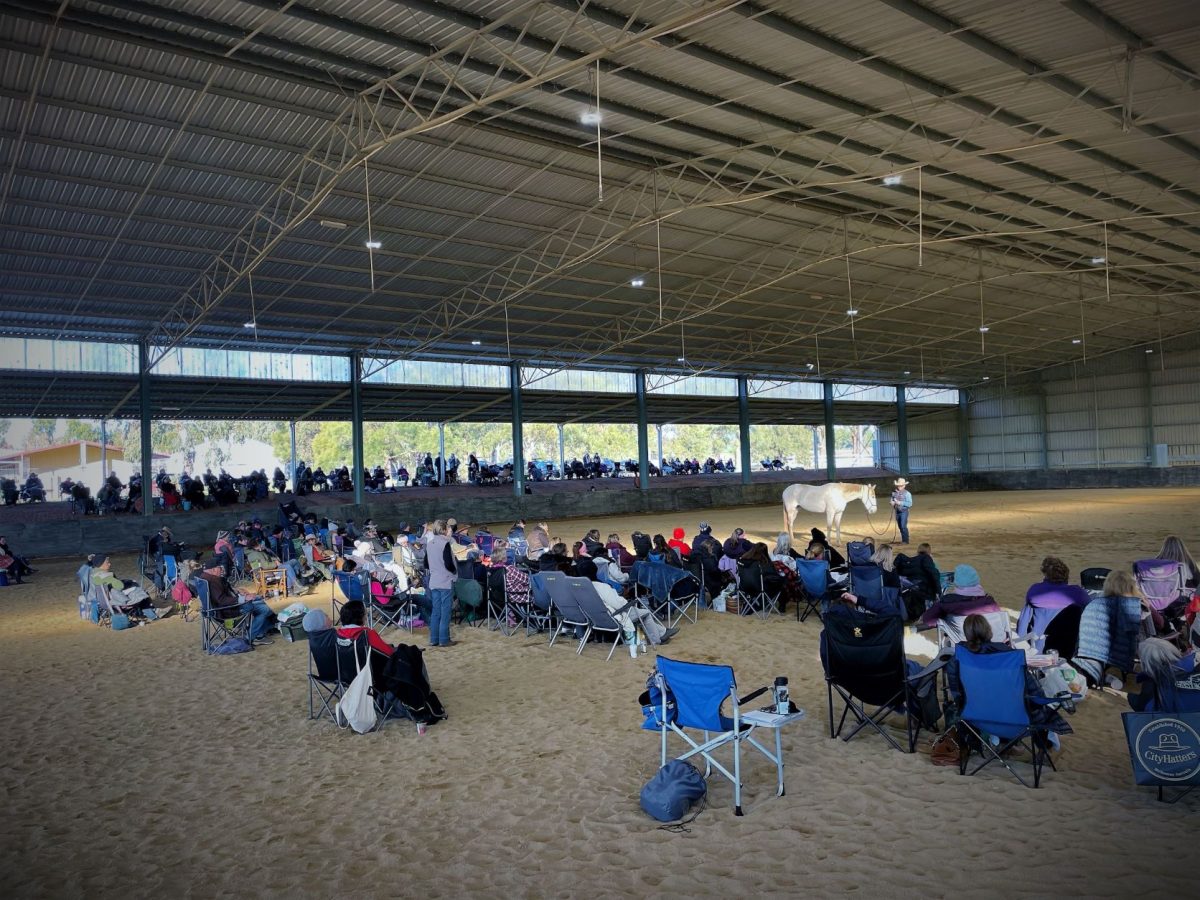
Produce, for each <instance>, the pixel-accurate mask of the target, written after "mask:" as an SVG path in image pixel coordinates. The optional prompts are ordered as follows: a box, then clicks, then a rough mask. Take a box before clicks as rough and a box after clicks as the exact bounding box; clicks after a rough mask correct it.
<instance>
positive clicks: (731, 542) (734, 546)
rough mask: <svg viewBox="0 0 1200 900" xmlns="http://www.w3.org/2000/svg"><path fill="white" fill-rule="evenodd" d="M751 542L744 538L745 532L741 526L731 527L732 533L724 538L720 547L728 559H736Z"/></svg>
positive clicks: (747, 548)
mask: <svg viewBox="0 0 1200 900" xmlns="http://www.w3.org/2000/svg"><path fill="white" fill-rule="evenodd" d="M751 546H752V544H751V543H750V542H749V541H748V540H746V532H745V531H743V530H742V529H741V528H735V529H733V534H731V535H729V537H728V538H726V539H725V543H724V545H723V546H722V549H723V550H724V552H725V555H726V556H728V557H729V558H730V559H738V558H739V557H741V555H742V554H743V553H745V552H746V551H747V550H749V549H750V547H751Z"/></svg>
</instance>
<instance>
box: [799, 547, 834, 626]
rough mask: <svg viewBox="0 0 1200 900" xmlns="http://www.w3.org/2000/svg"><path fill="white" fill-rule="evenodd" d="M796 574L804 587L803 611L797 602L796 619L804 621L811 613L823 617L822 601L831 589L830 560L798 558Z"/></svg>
mask: <svg viewBox="0 0 1200 900" xmlns="http://www.w3.org/2000/svg"><path fill="white" fill-rule="evenodd" d="M796 574H797V575H798V576H799V578H800V586H801V587H802V588H803V589H804V596H803V597H802V598H801V599H802V600H803V601H804V609H803V611H802V610H801V609H800V604H799V603H797V604H796V621H797V622H803V621H804V620H805V619H807V618H808V617H809V615H810V614H811V613H816V614H817V618H818V619H820V618H821V601H822V600H823V599H825V593H826V591H828V590H829V561H828V560H825V559H798V560H796Z"/></svg>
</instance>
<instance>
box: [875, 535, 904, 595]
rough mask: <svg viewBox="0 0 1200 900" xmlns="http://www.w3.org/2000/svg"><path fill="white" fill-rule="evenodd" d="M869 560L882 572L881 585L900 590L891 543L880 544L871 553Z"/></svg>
mask: <svg viewBox="0 0 1200 900" xmlns="http://www.w3.org/2000/svg"><path fill="white" fill-rule="evenodd" d="M871 562H873V563H875V565H877V566H879V571H880V572H882V573H883V586H884V587H890V588H895V589H896V590H900V575H899V573H898V572H897V571H896V563H895V555H894V553H893V552H892V545H891V544H880V545H879V546H878V547H876V548H875V552H874V553H872V554H871Z"/></svg>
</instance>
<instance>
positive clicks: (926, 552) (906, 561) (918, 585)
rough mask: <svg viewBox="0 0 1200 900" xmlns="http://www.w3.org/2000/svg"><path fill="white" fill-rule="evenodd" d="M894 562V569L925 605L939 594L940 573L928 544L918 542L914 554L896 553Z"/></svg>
mask: <svg viewBox="0 0 1200 900" xmlns="http://www.w3.org/2000/svg"><path fill="white" fill-rule="evenodd" d="M895 564H896V571H897V572H899V573H900V575H901V576H902V577H904V578H907V579H908V580H909V582H911V584H912V586H913V588H914V589H915V590H916V591H917V592H918V593H920V594H921V596H922V597H924V598H925V602H926V604H927V605H928V604H929V603H932V602H933V601H934V600H936V599H937V597H938V595H939V594H941V592H942V573H941V572H939V571H938V567H937V563H935V562H934V561H933V551H932V548H931V547H930V546H929V544H918V545H917V555H916V556H907V555H906V554H904V553H897V554H896V558H895Z"/></svg>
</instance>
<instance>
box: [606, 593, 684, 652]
mask: <svg viewBox="0 0 1200 900" xmlns="http://www.w3.org/2000/svg"><path fill="white" fill-rule="evenodd" d="M593 586H594V587H595V589H596V593H597V594H598V595H599V596H600V600H601V602H603V603H604V606H605V607H606V608H607V609H608V611H609V613H610V614H611V615H612V617H613V618H614V619H616V621H617V624H618V625H620V626H621V628H622V629H623V630H624V632H625V635H626V639H627V640H628V638H629V636H630V635H631V634H636V632H635V626H637V625H640V626H641V628H642V634H644V635H645V636H646V641H647V643H650V644H654V645H656V646H657V645H660V644H665V643H667V642H668V641H669V640H671V638H673V637H674V636H675V635H676V634H678V633H679V629H678V628H667V627H665V626H664V625H663V624H662V622H660V621H658V618H657V617H656V616H655V615H654V613H652V612H651V611H650V610H648V609H646V607H644V606H642V605H641V604H640V603H638V602H636V601H628V600H626V599H625V598H624V597H622V596H621V595H620V594H619V593H617V590H616V588H614V587H612V585H610V584H607V583H606V582H603V581H597V582H594V584H593Z"/></svg>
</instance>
